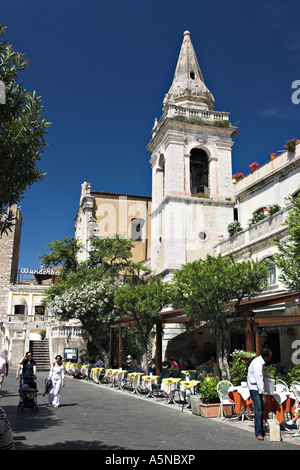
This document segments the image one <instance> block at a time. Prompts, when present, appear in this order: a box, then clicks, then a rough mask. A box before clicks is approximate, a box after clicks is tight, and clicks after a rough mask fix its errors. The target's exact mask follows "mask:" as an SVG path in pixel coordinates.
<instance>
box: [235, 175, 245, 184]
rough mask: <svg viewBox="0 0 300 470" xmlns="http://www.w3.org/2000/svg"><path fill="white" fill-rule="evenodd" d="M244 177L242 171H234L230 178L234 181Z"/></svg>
mask: <svg viewBox="0 0 300 470" xmlns="http://www.w3.org/2000/svg"><path fill="white" fill-rule="evenodd" d="M243 178H245V175H244V173H236V174H235V175H232V179H235V181H236V182H238V181H240V180H242V179H243Z"/></svg>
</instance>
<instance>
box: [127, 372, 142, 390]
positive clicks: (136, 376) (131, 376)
mask: <svg viewBox="0 0 300 470" xmlns="http://www.w3.org/2000/svg"><path fill="white" fill-rule="evenodd" d="M143 375H144V373H143V372H128V375H127V377H128V382H129V383H131V385H132V388H133V391H132V393H139V392H140V383H141V377H142V376H143Z"/></svg>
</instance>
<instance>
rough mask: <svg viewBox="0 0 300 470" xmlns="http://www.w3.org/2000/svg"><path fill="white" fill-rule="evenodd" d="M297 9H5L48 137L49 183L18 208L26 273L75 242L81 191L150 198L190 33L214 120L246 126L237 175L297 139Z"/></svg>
mask: <svg viewBox="0 0 300 470" xmlns="http://www.w3.org/2000/svg"><path fill="white" fill-rule="evenodd" d="M299 15H300V2H299V0H287V1H285V2H283V1H281V0H260V1H257V0H252V1H251V2H241V1H236V0H228V1H227V2H224V1H223V0H222V1H220V0H211V1H209V2H203V1H201V0H185V1H183V0H152V1H148V0H139V1H138V0H126V1H125V0H108V1H106V2H104V1H102V0H85V1H84V2H82V1H79V0H42V1H41V0H26V2H25V1H24V0H10V1H9V2H5V3H4V4H2V5H1V22H2V24H3V25H5V26H7V33H6V37H7V39H8V40H9V41H10V42H11V43H12V44H13V46H14V48H15V50H17V51H19V52H25V53H26V55H27V57H28V58H29V60H30V65H29V68H28V69H27V70H26V72H24V73H23V74H22V77H21V80H22V82H23V84H24V87H25V88H26V89H27V90H28V91H33V90H36V92H37V94H38V95H40V96H42V101H43V105H44V116H45V118H46V119H47V120H48V121H51V123H52V126H51V129H50V133H49V134H48V137H47V142H48V146H47V148H46V150H45V151H44V153H43V157H42V161H41V163H40V168H41V169H42V170H43V171H45V172H46V173H47V177H46V179H45V181H44V182H43V183H40V184H36V185H34V186H32V187H31V188H30V189H29V190H28V191H27V192H26V196H25V198H24V199H23V200H22V202H21V204H20V205H21V209H22V213H23V219H24V220H23V231H22V240H21V252H20V261H19V266H20V267H28V268H34V269H36V268H38V267H39V266H40V263H39V260H38V256H39V255H40V254H43V253H46V252H48V250H47V248H46V244H47V243H50V242H52V241H54V240H59V239H61V238H63V237H65V236H73V235H74V217H75V215H76V211H77V207H78V202H79V197H80V189H81V184H82V182H83V181H84V180H85V179H86V178H87V180H88V181H89V182H90V183H91V185H92V188H93V189H94V190H104V191H113V192H123V193H130V194H139V195H151V166H150V163H149V159H150V153H149V152H148V151H147V150H146V147H147V145H148V143H149V141H150V139H151V129H152V127H153V124H154V119H155V118H158V119H159V118H160V116H161V114H162V102H163V98H164V95H165V93H167V91H168V89H169V87H170V86H171V83H172V79H173V75H174V71H175V66H176V63H177V58H178V54H179V50H180V47H181V43H182V40H183V33H184V31H185V30H189V31H190V32H191V39H192V42H193V45H194V48H195V51H196V54H197V57H198V60H199V64H200V68H201V70H202V73H203V76H204V79H205V82H206V85H207V86H208V88H209V89H210V91H211V92H212V93H213V95H214V97H215V109H216V110H218V111H227V112H230V120H231V122H232V123H236V122H239V124H238V127H239V133H240V135H239V136H238V137H235V144H234V146H233V152H232V157H233V173H235V172H237V171H242V172H243V173H245V174H247V173H249V168H248V167H249V164H250V163H252V162H253V161H258V162H259V163H260V165H262V164H264V163H266V162H267V161H268V152H273V151H279V150H282V149H284V144H285V141H286V140H288V139H292V138H294V137H296V138H300V129H299V116H300V104H299V105H297V104H293V102H292V99H291V97H292V93H293V92H294V91H295V90H293V89H292V83H293V82H294V81H295V80H300V67H299V64H300V29H299Z"/></svg>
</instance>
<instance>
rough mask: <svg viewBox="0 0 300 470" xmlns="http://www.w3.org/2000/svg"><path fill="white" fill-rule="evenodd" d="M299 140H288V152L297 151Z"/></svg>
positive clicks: (286, 144) (286, 145)
mask: <svg viewBox="0 0 300 470" xmlns="http://www.w3.org/2000/svg"><path fill="white" fill-rule="evenodd" d="M298 142H299V140H296V139H291V140H287V141H286V143H285V146H284V147H285V148H286V150H287V151H288V152H295V149H296V144H297V143H298Z"/></svg>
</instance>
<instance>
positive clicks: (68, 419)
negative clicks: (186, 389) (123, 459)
mask: <svg viewBox="0 0 300 470" xmlns="http://www.w3.org/2000/svg"><path fill="white" fill-rule="evenodd" d="M45 377H46V373H39V374H38V382H37V383H38V388H39V396H38V409H39V412H38V414H33V413H31V411H30V410H26V411H25V413H18V412H17V405H18V401H19V396H18V382H17V381H16V379H15V371H13V370H11V371H10V373H9V375H8V377H6V378H5V381H4V384H3V391H2V398H1V400H0V406H2V407H3V408H4V409H5V410H6V412H7V414H8V416H9V417H10V420H11V424H12V428H13V433H14V441H15V447H16V450H105V451H107V452H104V453H102V454H101V457H100V459H101V458H102V457H103V458H106V457H105V456H107V455H114V456H117V455H121V454H119V452H121V451H127V453H126V455H129V456H130V455H131V454H130V451H132V454H134V452H133V451H141V450H142V451H143V453H142V455H144V456H145V455H148V454H146V453H145V452H144V451H146V450H147V451H149V452H150V453H151V452H155V451H157V452H162V451H170V452H171V453H172V452H174V453H177V454H178V452H180V453H182V454H183V453H185V454H187V453H189V454H195V455H199V453H198V454H197V452H195V451H199V450H300V447H299V446H300V438H299V440H297V438H293V437H292V433H291V432H286V431H284V432H282V441H281V442H270V441H269V439H268V438H265V440H264V441H262V442H259V441H257V440H256V439H255V436H254V432H253V422H250V421H245V422H244V423H242V422H241V421H232V420H229V419H226V420H222V419H220V418H213V419H212V418H202V417H199V416H196V415H193V414H192V413H191V411H190V410H186V409H185V410H184V411H183V412H182V411H181V408H180V407H178V406H177V405H167V404H165V401H164V400H162V401H158V400H154V399H152V398H145V397H139V396H137V395H131V394H130V393H129V392H126V391H121V390H116V389H112V388H110V387H107V386H105V385H96V384H94V383H88V382H86V381H82V380H76V379H73V378H71V377H67V378H66V386H65V388H64V389H63V390H62V396H61V406H60V407H59V408H58V409H57V410H55V409H52V408H48V407H47V397H43V396H42V395H41V393H42V392H43V386H44V378H45ZM293 432H294V431H293ZM138 455H140V454H139V453H138Z"/></svg>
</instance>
